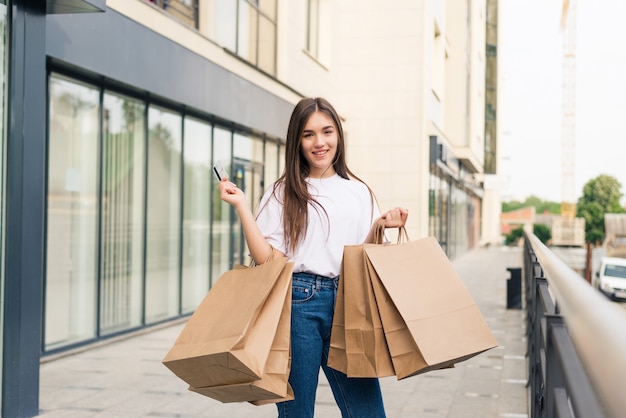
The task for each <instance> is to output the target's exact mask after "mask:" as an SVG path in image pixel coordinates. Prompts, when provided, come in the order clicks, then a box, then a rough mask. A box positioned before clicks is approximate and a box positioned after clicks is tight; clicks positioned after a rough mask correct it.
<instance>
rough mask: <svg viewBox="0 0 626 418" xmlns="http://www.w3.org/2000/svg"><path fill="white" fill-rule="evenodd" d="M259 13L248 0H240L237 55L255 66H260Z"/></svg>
mask: <svg viewBox="0 0 626 418" xmlns="http://www.w3.org/2000/svg"><path fill="white" fill-rule="evenodd" d="M258 13H259V12H258V11H257V10H256V9H255V8H254V7H252V6H251V5H250V4H248V2H247V1H246V0H239V16H238V22H237V25H238V28H239V32H238V33H237V35H238V36H237V55H239V56H240V57H242V58H243V59H245V60H246V61H249V62H251V63H252V64H254V65H258V62H257V58H258V55H257V46H258V45H257V36H258V24H259V19H258Z"/></svg>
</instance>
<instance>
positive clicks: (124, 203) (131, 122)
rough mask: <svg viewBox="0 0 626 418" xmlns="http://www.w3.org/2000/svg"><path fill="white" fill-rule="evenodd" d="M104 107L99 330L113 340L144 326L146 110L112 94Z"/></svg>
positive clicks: (131, 100) (107, 97) (137, 104)
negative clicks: (114, 335) (115, 334)
mask: <svg viewBox="0 0 626 418" xmlns="http://www.w3.org/2000/svg"><path fill="white" fill-rule="evenodd" d="M103 106H104V112H103V118H104V120H103V125H102V126H103V137H102V140H103V144H102V154H103V155H102V203H101V210H102V212H101V236H100V251H101V254H100V260H101V261H100V306H101V308H100V309H101V312H100V330H101V333H102V334H108V333H111V332H115V331H119V330H122V329H128V328H131V327H137V326H139V325H141V321H142V315H141V314H142V310H143V306H142V287H143V286H142V284H143V251H144V216H143V214H144V195H145V180H144V177H145V127H144V119H145V118H144V109H145V106H144V104H143V103H142V102H139V101H136V100H133V99H130V98H127V97H123V96H118V95H114V94H109V93H106V94H105V95H104V100H103Z"/></svg>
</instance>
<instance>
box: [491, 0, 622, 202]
mask: <svg viewBox="0 0 626 418" xmlns="http://www.w3.org/2000/svg"><path fill="white" fill-rule="evenodd" d="M576 2H577V6H576V14H575V16H576V26H577V31H576V84H575V95H576V111H575V113H576V122H575V124H576V134H575V147H574V150H575V151H574V154H575V161H574V169H575V173H576V174H575V178H574V181H575V184H574V194H575V196H574V198H575V199H576V200H578V198H579V197H580V196H582V190H583V186H584V185H585V183H587V182H588V181H589V180H591V179H593V178H595V177H597V176H599V175H601V174H607V175H611V176H613V177H615V178H616V179H617V180H618V181H619V182H620V183H621V185H622V188H621V192H622V193H623V194H626V1H625V0H576ZM562 3H563V1H562V0H500V1H499V8H500V10H499V21H498V58H499V62H498V72H499V75H500V78H499V86H498V124H499V129H498V130H499V135H500V147H501V172H500V174H501V175H503V176H504V177H505V181H504V188H503V189H502V190H501V195H502V199H503V200H504V201H507V200H513V199H514V200H523V199H525V198H526V197H528V196H530V195H534V196H538V197H540V198H541V199H544V200H549V201H554V202H560V201H562V197H563V196H562V189H563V185H562V181H561V179H562V176H561V172H562V162H561V145H562V137H561V122H562V113H563V112H562V107H561V104H562V90H563V86H562V81H563V80H562V77H561V73H562V62H563V58H562V51H563V37H562V32H561V27H560V21H561V11H562ZM622 202H623V203H626V199H622Z"/></svg>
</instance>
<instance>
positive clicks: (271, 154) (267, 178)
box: [263, 141, 280, 191]
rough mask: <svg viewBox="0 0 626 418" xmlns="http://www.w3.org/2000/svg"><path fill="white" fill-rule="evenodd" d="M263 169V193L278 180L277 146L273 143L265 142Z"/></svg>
mask: <svg viewBox="0 0 626 418" xmlns="http://www.w3.org/2000/svg"><path fill="white" fill-rule="evenodd" d="M264 168H265V173H264V175H263V188H264V191H265V190H266V189H267V188H268V187H270V186H271V185H272V183H274V182H275V181H276V180H277V179H278V176H279V174H280V173H279V171H278V144H277V143H276V142H274V141H265V162H264Z"/></svg>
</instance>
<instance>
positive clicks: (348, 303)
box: [340, 245, 395, 377]
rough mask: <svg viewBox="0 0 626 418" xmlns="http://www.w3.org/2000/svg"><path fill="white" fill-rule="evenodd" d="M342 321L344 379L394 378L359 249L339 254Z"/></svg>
mask: <svg viewBox="0 0 626 418" xmlns="http://www.w3.org/2000/svg"><path fill="white" fill-rule="evenodd" d="M342 264H343V273H344V275H343V277H341V278H340V280H343V282H344V319H345V343H346V363H347V372H346V374H347V375H348V377H386V376H393V375H395V371H394V367H393V364H392V360H391V356H390V354H389V347H388V346H387V340H386V338H385V333H384V331H383V325H382V322H381V318H380V314H379V312H378V310H379V308H378V306H377V304H376V302H377V301H376V298H375V296H374V290H373V287H372V282H371V278H370V276H369V274H368V273H369V271H368V269H367V268H366V256H365V252H364V248H363V245H354V246H345V247H344V250H343V263H342Z"/></svg>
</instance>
